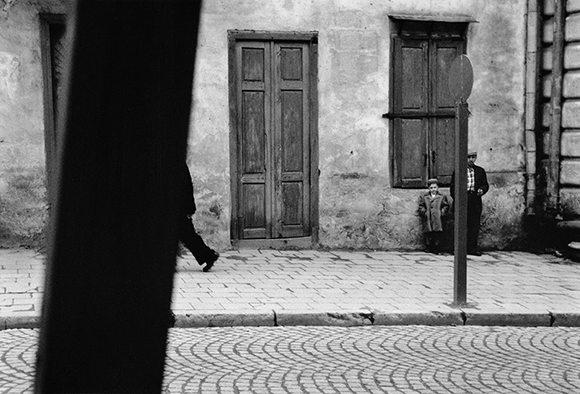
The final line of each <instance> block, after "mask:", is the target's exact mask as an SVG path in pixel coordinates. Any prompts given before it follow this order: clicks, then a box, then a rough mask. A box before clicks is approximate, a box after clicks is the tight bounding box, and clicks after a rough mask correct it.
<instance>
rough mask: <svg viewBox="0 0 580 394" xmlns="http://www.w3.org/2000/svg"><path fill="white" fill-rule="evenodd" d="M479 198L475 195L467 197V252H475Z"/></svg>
mask: <svg viewBox="0 0 580 394" xmlns="http://www.w3.org/2000/svg"><path fill="white" fill-rule="evenodd" d="M481 211H482V206H481V197H478V196H477V195H475V194H468V195H467V251H468V252H475V251H477V238H478V237H479V224H480V220H481Z"/></svg>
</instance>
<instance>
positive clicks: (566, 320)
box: [0, 311, 580, 331]
mask: <svg viewBox="0 0 580 394" xmlns="http://www.w3.org/2000/svg"><path fill="white" fill-rule="evenodd" d="M372 325H375V326H413V325H424V326H462V325H467V326H514V327H550V326H552V327H580V313H549V312H546V313H507V312H506V313H489V312H456V313H455V312H452V313H442V312H411V313H405V312H392V313H385V312H350V313H347V312H312V313H293V312H281V313H276V312H275V311H272V312H265V313H254V312H252V313H212V314H179V315H176V316H175V323H174V325H173V327H175V328H204V327H258V326H262V327H263V326H270V327H274V326H340V327H350V326H372ZM28 328H40V317H39V316H7V317H0V331H1V330H9V329H28Z"/></svg>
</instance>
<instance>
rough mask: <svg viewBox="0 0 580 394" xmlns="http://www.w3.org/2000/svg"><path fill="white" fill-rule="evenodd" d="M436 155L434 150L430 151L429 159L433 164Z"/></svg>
mask: <svg viewBox="0 0 580 394" xmlns="http://www.w3.org/2000/svg"><path fill="white" fill-rule="evenodd" d="M436 157H437V152H435V151H434V150H433V151H431V161H432V163H433V164H435V161H436Z"/></svg>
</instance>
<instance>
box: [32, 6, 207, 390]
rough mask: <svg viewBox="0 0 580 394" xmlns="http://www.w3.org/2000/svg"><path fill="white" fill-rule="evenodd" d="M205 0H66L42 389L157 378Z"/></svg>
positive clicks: (130, 384) (157, 385)
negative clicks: (66, 54)
mask: <svg viewBox="0 0 580 394" xmlns="http://www.w3.org/2000/svg"><path fill="white" fill-rule="evenodd" d="M199 8H200V2H199V1H189V0H183V1H180V0H132V1H116V0H99V1H96V0H79V1H77V2H76V3H75V5H74V10H73V12H72V19H69V22H68V27H67V30H68V33H67V34H68V43H69V46H71V47H72V51H71V56H70V61H69V65H68V75H67V78H66V84H65V92H66V93H65V96H66V97H65V101H64V102H63V105H61V106H60V107H61V108H64V113H63V115H62V116H61V120H62V121H61V122H59V124H60V127H62V128H63V130H62V131H63V133H62V135H63V138H64V140H63V150H61V151H60V152H59V156H60V160H59V167H58V179H57V182H58V183H57V193H58V194H57V200H56V207H55V208H56V209H54V211H53V215H52V217H51V224H50V234H49V237H50V239H49V251H48V266H47V272H46V285H45V296H44V300H43V311H42V327H41V331H40V343H39V351H38V356H37V368H36V382H35V384H36V386H35V390H36V392H38V393H56V392H58V393H87V392H98V393H112V392H115V393H136V392H139V393H152V392H160V391H161V384H162V379H163V368H164V359H165V344H166V339H167V326H168V312H169V308H170V302H171V293H172V280H173V272H174V265H175V252H176V248H177V227H176V223H177V217H178V209H179V208H178V201H179V193H180V186H179V184H178V179H179V178H177V177H176V174H177V173H178V171H177V169H178V166H179V165H180V163H182V162H183V160H184V158H185V151H186V141H187V132H188V126H189V115H190V112H191V95H192V83H193V69H194V59H195V49H196V42H197V27H198V18H199Z"/></svg>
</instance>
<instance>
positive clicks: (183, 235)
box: [179, 215, 214, 265]
mask: <svg viewBox="0 0 580 394" xmlns="http://www.w3.org/2000/svg"><path fill="white" fill-rule="evenodd" d="M179 240H180V241H181V242H182V243H183V244H184V245H185V247H186V248H187V249H189V251H190V252H191V254H192V255H193V257H195V259H196V260H197V262H198V263H199V264H200V265H201V264H204V263H205V262H206V261H207V260H208V259H210V258H211V257H212V256H213V253H214V251H213V249H211V248H210V247H209V246H207V245H206V244H205V242H203V239H202V238H201V237H200V236H199V234H197V233H196V232H195V228H194V227H193V223H192V222H191V219H190V218H188V217H187V216H185V215H182V216H181V217H180V219H179Z"/></svg>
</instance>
